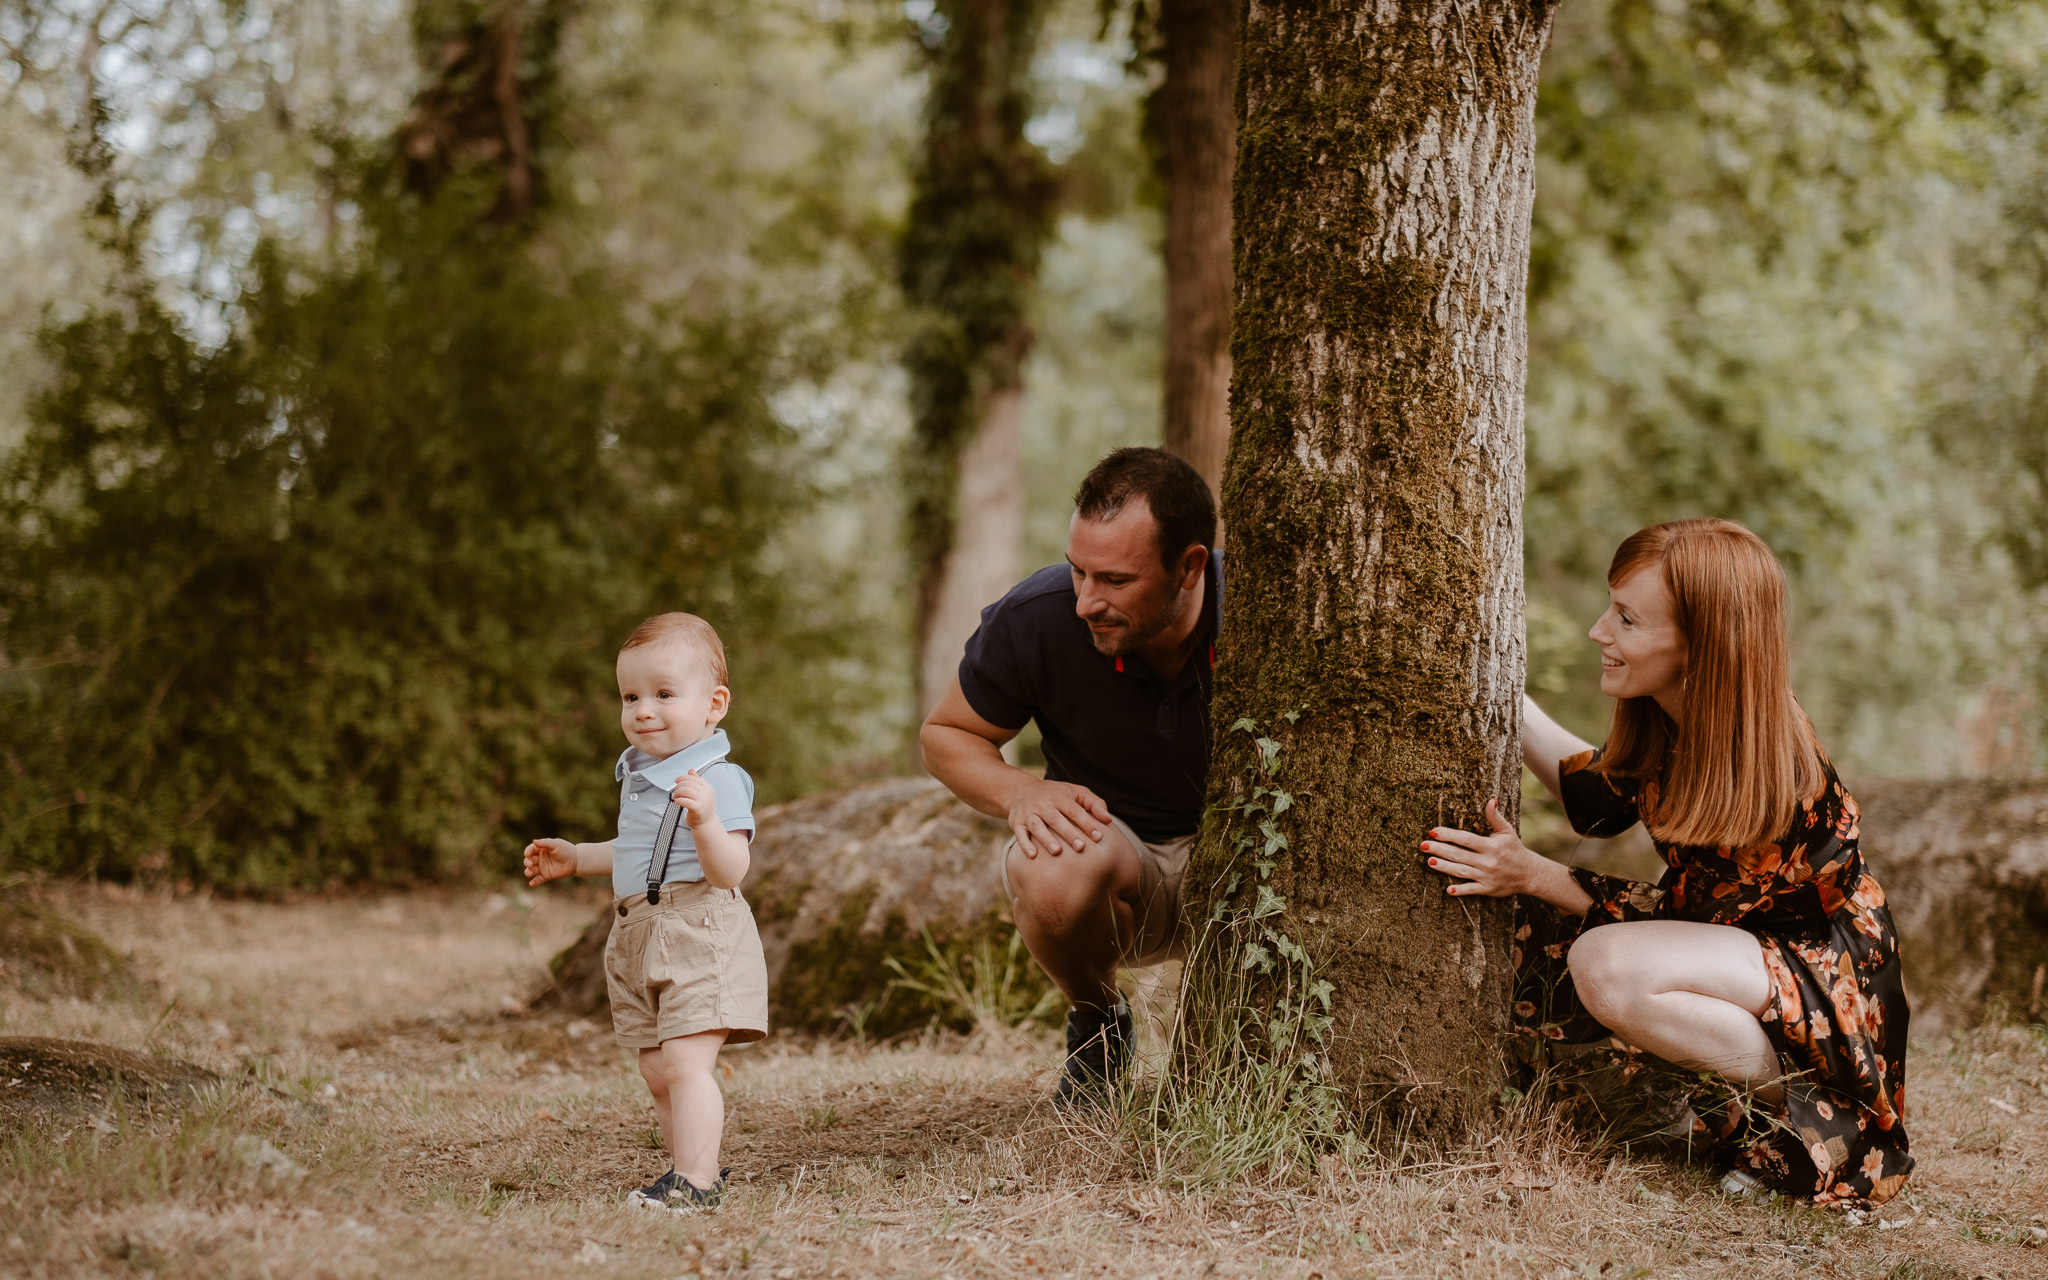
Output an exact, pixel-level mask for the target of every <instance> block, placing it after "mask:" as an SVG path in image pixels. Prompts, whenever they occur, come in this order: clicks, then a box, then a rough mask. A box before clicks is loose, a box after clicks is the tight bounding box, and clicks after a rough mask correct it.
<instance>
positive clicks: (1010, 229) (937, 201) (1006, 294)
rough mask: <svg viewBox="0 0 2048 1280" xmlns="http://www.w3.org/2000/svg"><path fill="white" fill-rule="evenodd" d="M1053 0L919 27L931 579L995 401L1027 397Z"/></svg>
mask: <svg viewBox="0 0 2048 1280" xmlns="http://www.w3.org/2000/svg"><path fill="white" fill-rule="evenodd" d="M1045 9H1046V4H1045V0H945V2H944V3H941V4H939V5H937V6H936V10H935V12H934V14H933V16H932V18H931V20H930V21H929V22H928V23H927V24H925V25H924V26H921V27H918V28H916V35H917V37H918V40H919V43H920V44H921V45H922V47H923V48H924V49H925V51H926V52H927V53H928V54H929V55H930V56H929V58H928V62H927V74H928V77H929V88H928V90H927V98H926V105H925V138H924V145H923V148H922V151H921V153H920V157H919V160H918V163H917V165H916V167H915V169H914V171H913V173H912V183H913V194H912V196H911V201H910V210H909V214H908V218H907V221H906V223H905V227H904V232H903V243H902V249H901V260H902V277H901V278H902V286H903V294H904V300H905V302H906V303H907V304H908V306H909V307H910V308H911V315H912V327H911V331H910V336H909V340H908V341H907V342H906V343H905V344H904V350H903V357H902V358H903V366H904V370H905V372H906V373H907V374H908V375H909V379H910V417H911V434H912V438H911V445H910V449H909V451H908V453H907V456H906V466H905V486H906V489H907V491H908V497H909V526H910V539H911V552H912V556H913V558H914V560H915V562H916V563H917V564H918V566H920V568H921V569H922V570H924V571H925V572H926V574H927V580H926V584H925V585H926V590H927V591H928V592H929V591H930V590H933V589H935V587H936V582H935V580H933V579H932V578H931V577H930V571H931V570H932V569H934V568H935V567H936V566H937V565H938V564H939V563H940V562H941V561H942V560H943V558H944V556H945V553H946V551H947V549H948V548H949V547H950V546H951V545H952V541H953V505H954V487H955V482H956V479H957V476H958V470H959V468H958V458H959V452H960V450H961V449H962V448H963V447H964V446H965V445H966V443H967V441H968V439H969V438H970V437H971V436H972V434H973V432H974V430H975V428H976V426H977V425H978V424H979V422H980V408H979V405H980V401H981V399H982V397H984V396H986V395H987V393H988V392H989V391H991V390H996V389H1002V388H1007V387H1014V386H1016V385H1018V383H1019V381H1020V379H1021V377H1022V373H1023V362H1024V357H1025V355H1026V354H1027V353H1028V351H1029V348H1030V342H1031V336H1030V329H1029V328H1028V327H1027V325H1026V324H1025V319H1026V316H1027V314H1028V311H1029V307H1030V301H1031V295H1032V288H1033V285H1034V283H1035V282H1036V280H1037V276H1038V264H1039V257H1040V255H1041V253H1042V251H1043V247H1044V243H1045V239H1046V236H1047V234H1048V232H1049V231H1050V229H1051V213H1052V206H1053V198H1054V194H1055V184H1054V180H1053V173H1052V169H1051V167H1050V165H1049V164H1048V163H1047V161H1046V158H1045V155H1044V153H1043V152H1041V151H1040V150H1039V149H1038V148H1037V147H1036V146H1033V145H1032V144H1031V143H1030V142H1029V141H1028V140H1026V138H1025V136H1024V124H1025V121H1026V120H1027V119H1028V118H1029V116H1030V114H1031V100H1030V88H1031V79H1030V71H1031V63H1032V57H1033V55H1034V53H1036V51H1037V47H1038V32H1039V28H1040V25H1041V23H1042V21H1043V18H1044V16H1045Z"/></svg>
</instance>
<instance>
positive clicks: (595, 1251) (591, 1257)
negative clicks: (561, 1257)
mask: <svg viewBox="0 0 2048 1280" xmlns="http://www.w3.org/2000/svg"><path fill="white" fill-rule="evenodd" d="M610 1257H611V1254H609V1253H607V1252H605V1247H604V1246H603V1245H601V1244H599V1243H598V1242H597V1241H595V1240H585V1241H584V1242H583V1247H582V1248H581V1249H578V1250H577V1251H576V1256H575V1257H574V1258H572V1259H571V1261H572V1262H580V1263H582V1264H583V1265H585V1266H589V1265H590V1264H591V1263H593V1262H603V1261H605V1260H606V1259H608V1258H610Z"/></svg>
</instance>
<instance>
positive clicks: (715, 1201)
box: [668, 1167, 732, 1213]
mask: <svg viewBox="0 0 2048 1280" xmlns="http://www.w3.org/2000/svg"><path fill="white" fill-rule="evenodd" d="M731 1172H732V1169H731V1168H730V1167H727V1168H724V1169H720V1170H719V1171H718V1181H716V1182H714V1183H712V1184H711V1185H710V1186H708V1187H700V1186H698V1185H697V1184H696V1183H694V1182H692V1181H690V1180H689V1179H688V1178H685V1177H683V1176H682V1175H681V1174H677V1175H676V1185H675V1186H674V1187H672V1188H670V1189H669V1193H668V1207H669V1208H670V1209H673V1210H675V1211H676V1212H678V1213H687V1212H689V1211H690V1210H692V1209H716V1208H717V1207H718V1206H719V1205H721V1204H723V1203H724V1202H725V1179H726V1175H728V1174H730V1173H731Z"/></svg>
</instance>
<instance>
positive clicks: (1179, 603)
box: [1088, 591, 1187, 658]
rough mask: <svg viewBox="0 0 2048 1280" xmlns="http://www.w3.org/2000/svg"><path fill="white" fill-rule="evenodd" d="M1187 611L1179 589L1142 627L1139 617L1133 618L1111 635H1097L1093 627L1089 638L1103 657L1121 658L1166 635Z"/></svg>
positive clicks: (1167, 598)
mask: <svg viewBox="0 0 2048 1280" xmlns="http://www.w3.org/2000/svg"><path fill="white" fill-rule="evenodd" d="M1185 612H1187V603H1186V602H1185V601H1184V600H1183V599H1182V598H1181V593H1180V592H1179V591H1173V592H1171V594H1169V595H1168V596H1167V597H1166V599H1165V601H1164V602H1163V603H1162V604H1161V606H1160V609H1159V612H1158V613H1157V614H1154V615H1153V617H1152V620H1151V623H1150V624H1149V625H1147V626H1144V627H1143V628H1142V629H1141V628H1140V626H1139V622H1138V619H1137V618H1131V619H1130V620H1129V622H1128V624H1127V625H1126V626H1125V627H1124V629H1123V630H1121V631H1117V632H1113V633H1112V634H1111V635H1109V636H1101V635H1097V634H1096V633H1095V631H1094V630H1093V629H1092V628H1091V629H1090V630H1089V632H1088V639H1089V640H1090V641H1091V642H1092V643H1093V644H1094V645H1095V652H1097V653H1099V654H1101V655H1102V656H1103V657H1105V658H1121V657H1124V656H1126V655H1127V654H1131V653H1135V652H1136V651H1137V650H1139V649H1142V648H1144V647H1145V646H1146V645H1148V644H1150V643H1151V642H1152V641H1154V640H1156V639H1157V638H1159V637H1160V636H1161V635H1164V634H1165V633H1166V631H1167V630H1168V629H1170V628H1171V627H1172V626H1173V625H1174V624H1175V623H1177V622H1179V621H1180V619H1181V615H1182V614H1183V613H1185Z"/></svg>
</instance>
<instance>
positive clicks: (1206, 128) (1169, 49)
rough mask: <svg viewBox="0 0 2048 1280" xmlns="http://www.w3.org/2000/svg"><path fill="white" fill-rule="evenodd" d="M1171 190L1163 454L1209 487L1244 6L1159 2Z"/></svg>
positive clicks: (1225, 363)
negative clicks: (1239, 13)
mask: <svg viewBox="0 0 2048 1280" xmlns="http://www.w3.org/2000/svg"><path fill="white" fill-rule="evenodd" d="M1159 38H1160V44H1161V55H1162V58H1163V60H1164V62H1165V65H1166V78H1165V80H1164V82H1163V83H1162V84H1161V85H1160V87H1159V122H1160V132H1161V133H1162V134H1163V135H1164V137H1163V142H1164V144H1165V145H1164V147H1163V153H1164V154H1163V156H1162V163H1161V166H1160V167H1161V169H1162V170H1163V174H1162V176H1163V177H1164V179H1165V185H1166V447H1167V449H1168V450H1170V451H1171V452H1173V453H1175V454H1177V455H1179V456H1180V457H1182V458H1185V459H1186V460H1187V461H1188V462H1190V463H1191V464H1193V466H1194V468H1195V470H1197V471H1199V472H1201V473H1202V478H1203V479H1204V480H1207V481H1208V482H1209V487H1210V488H1211V489H1212V490H1214V489H1220V487H1221V485H1222V483H1223V451H1224V448H1225V446H1227V445H1228V444H1229V442H1230V173H1231V168H1232V165H1233V164H1234V163H1235V161H1236V158H1237V106H1236V102H1235V95H1234V94H1233V92H1232V90H1233V87H1234V86H1235V84H1236V81H1237V5H1236V4H1235V3H1234V2H1233V0H1161V4H1160V6H1159Z"/></svg>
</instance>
